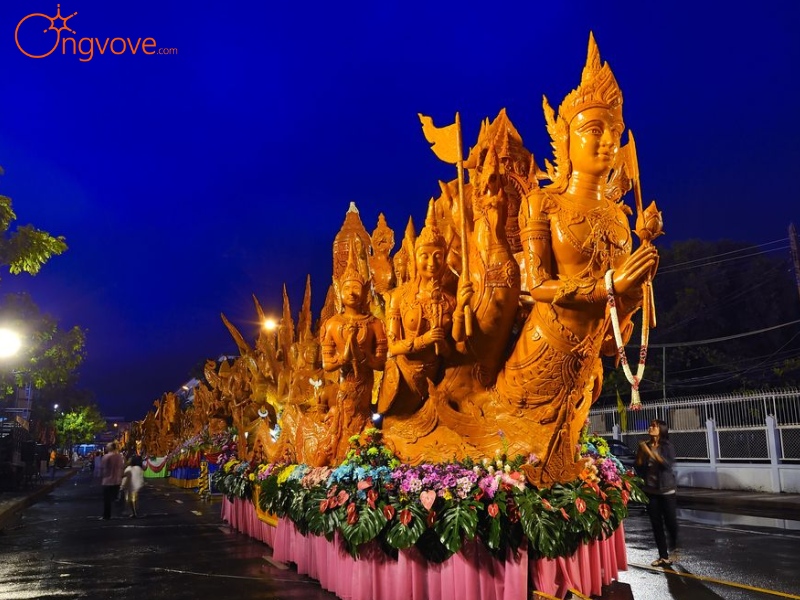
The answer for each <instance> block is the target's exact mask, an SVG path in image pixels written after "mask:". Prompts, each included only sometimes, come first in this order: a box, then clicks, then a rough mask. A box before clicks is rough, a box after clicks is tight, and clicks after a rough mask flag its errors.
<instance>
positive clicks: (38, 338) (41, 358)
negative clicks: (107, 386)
mask: <svg viewBox="0 0 800 600" xmlns="http://www.w3.org/2000/svg"><path fill="white" fill-rule="evenodd" d="M0 323H2V324H3V326H5V327H7V328H9V329H12V330H14V331H16V332H18V333H19V334H20V336H21V337H22V339H23V344H22V347H21V348H20V350H19V352H18V353H17V355H16V356H14V357H10V358H8V359H7V360H6V363H5V367H6V368H5V369H3V370H2V371H0V391H2V392H4V393H5V395H7V394H9V393H11V392H13V390H14V388H19V387H22V386H23V385H26V384H28V383H30V384H31V385H32V386H33V387H34V388H36V389H37V390H42V389H45V388H48V387H55V388H59V387H62V388H63V387H69V386H71V385H74V383H75V379H76V377H77V370H78V368H79V367H80V365H81V364H82V363H83V360H84V358H85V354H86V352H85V344H86V334H85V333H84V331H83V330H82V329H81V328H80V327H78V326H77V325H76V326H74V327H72V328H71V329H68V330H64V329H61V328H59V326H58V321H57V320H56V319H54V318H53V317H52V316H50V315H48V314H46V313H42V312H41V311H40V310H39V307H38V306H37V305H36V304H35V303H34V302H33V300H31V297H30V296H29V295H28V294H27V293H24V292H22V293H15V294H7V295H6V296H5V297H3V299H2V301H0Z"/></svg>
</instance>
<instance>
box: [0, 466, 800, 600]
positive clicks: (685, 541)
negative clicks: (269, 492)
mask: <svg viewBox="0 0 800 600" xmlns="http://www.w3.org/2000/svg"><path fill="white" fill-rule="evenodd" d="M101 494H102V492H101V488H100V486H99V485H98V484H96V483H91V482H90V481H89V476H88V474H83V473H79V474H78V475H77V476H76V477H74V478H73V479H71V480H68V481H66V482H64V483H63V484H62V485H61V487H59V488H57V489H56V490H55V491H54V492H53V493H51V494H50V495H49V496H48V497H46V498H45V499H43V500H42V501H40V502H39V503H37V504H35V505H33V506H32V507H30V508H28V509H26V510H25V511H24V512H23V513H21V514H20V515H18V516H17V517H15V519H14V521H12V522H11V523H10V524H9V525H8V526H7V527H6V529H5V530H4V531H3V532H1V533H0V600H23V599H48V598H59V599H72V598H75V599H77V598H81V599H98V600H109V599H113V600H130V599H139V598H141V599H145V598H146V599H148V600H150V599H153V600H158V599H161V598H163V599H165V600H166V599H169V600H182V599H184V598H185V599H187V600H188V599H191V600H197V599H214V600H216V599H220V600H226V599H236V600H250V599H256V598H258V599H266V600H269V599H279V598H280V599H287V600H290V599H303V600H322V599H325V600H332V599H333V598H335V596H334V595H333V594H330V593H328V592H325V591H324V590H322V589H320V587H319V585H318V584H316V582H314V581H313V580H310V579H308V578H306V577H302V576H299V575H297V573H296V572H295V571H294V570H292V569H289V570H279V569H277V568H275V567H273V566H271V565H270V564H269V563H268V562H266V561H265V560H264V556H266V555H269V553H270V551H269V548H268V547H267V546H265V545H264V544H262V543H260V542H257V541H254V540H251V539H249V538H247V537H246V536H244V535H241V534H239V533H236V532H234V531H232V530H230V528H228V527H227V526H226V525H225V524H223V523H222V522H221V520H220V517H219V514H220V504H219V501H216V502H213V503H203V502H201V501H200V500H199V499H198V497H197V495H196V494H194V493H193V492H191V491H187V490H182V489H179V488H175V487H173V486H170V485H169V484H168V483H167V482H166V481H164V480H148V485H147V486H146V488H145V490H144V491H143V493H142V499H141V509H140V512H141V513H142V516H141V517H140V518H138V519H130V518H127V517H124V516H122V514H121V510H120V509H119V508H118V509H117V513H115V515H114V518H112V519H111V520H110V521H102V520H101V519H100V518H99V515H100V514H101V512H102V496H101ZM679 516H680V525H681V537H682V547H683V551H682V553H681V557H680V559H679V560H678V561H677V562H676V563H675V565H674V571H673V572H669V571H664V570H661V569H652V568H650V567H649V564H650V562H651V561H652V560H653V559H654V558H655V552H654V549H653V548H654V544H653V541H652V534H651V532H650V525H649V522H648V521H647V518H646V516H645V515H644V511H643V510H642V509H641V508H634V509H633V510H632V513H631V517H630V518H629V519H628V520H627V521H626V523H625V527H626V539H627V542H628V561H629V562H630V569H629V570H628V571H627V572H623V573H621V574H620V581H622V582H626V583H628V584H630V586H631V590H632V591H633V597H634V598H635V600H669V599H675V600H718V599H724V600H751V599H755V600H758V599H767V598H787V597H788V598H792V597H796V598H800V522H799V521H795V520H791V519H788V520H787V518H788V517H794V518H796V519H800V515H779V516H782V517H784V518H782V519H777V518H771V519H765V518H759V517H746V516H736V515H725V514H722V513H711V512H699V511H681V513H680V515H679ZM709 578H712V579H714V580H716V582H714V581H709ZM737 585H738V587H737ZM742 586H747V587H749V588H750V589H747V588H746V587H742ZM757 589H762V590H771V591H772V593H766V592H764V591H757ZM781 594H782V595H781ZM787 594H788V595H787ZM377 600H379V599H377ZM432 600H433V599H432ZM448 600H449V599H448Z"/></svg>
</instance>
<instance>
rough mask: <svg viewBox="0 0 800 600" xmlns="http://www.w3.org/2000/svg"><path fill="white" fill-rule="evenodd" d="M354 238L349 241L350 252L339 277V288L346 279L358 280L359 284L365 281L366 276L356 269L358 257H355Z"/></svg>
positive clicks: (363, 283)
mask: <svg viewBox="0 0 800 600" xmlns="http://www.w3.org/2000/svg"><path fill="white" fill-rule="evenodd" d="M355 246H356V245H355V240H351V241H350V252H349V253H348V255H347V266H346V267H345V269H344V272H343V273H342V275H341V276H340V277H339V287H340V288H341V287H342V286H343V285H344V283H345V282H346V281H358V282H359V283H360V284H361V285H365V284H366V283H367V280H366V278H365V277H364V276H363V275H362V274H361V271H359V269H358V258H357V257H356V248H355Z"/></svg>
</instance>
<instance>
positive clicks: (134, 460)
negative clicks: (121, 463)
mask: <svg viewBox="0 0 800 600" xmlns="http://www.w3.org/2000/svg"><path fill="white" fill-rule="evenodd" d="M143 486H144V470H143V469H142V457H141V456H139V455H138V454H135V455H134V456H132V457H131V460H130V463H129V464H128V466H127V467H125V472H124V473H123V475H122V491H124V492H125V500H126V501H127V503H128V506H130V507H131V514H130V516H131V517H133V518H134V519H135V518H136V517H137V516H138V511H139V490H141V489H142V487H143Z"/></svg>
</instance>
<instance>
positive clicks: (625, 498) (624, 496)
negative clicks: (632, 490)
mask: <svg viewBox="0 0 800 600" xmlns="http://www.w3.org/2000/svg"><path fill="white" fill-rule="evenodd" d="M630 498H631V495H630V494H629V493H628V490H622V504H624V505H625V506H628V500H630Z"/></svg>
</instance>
